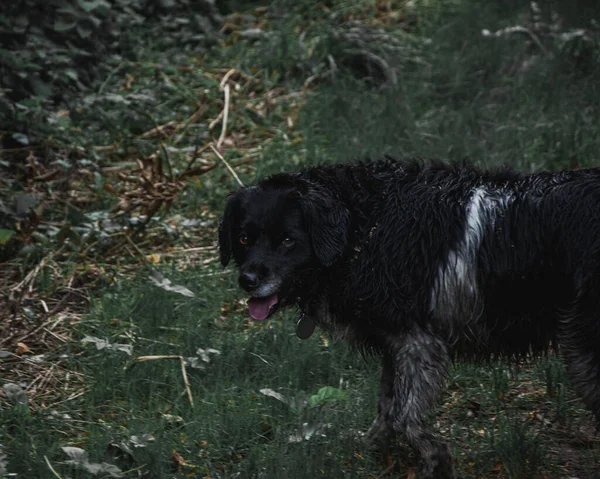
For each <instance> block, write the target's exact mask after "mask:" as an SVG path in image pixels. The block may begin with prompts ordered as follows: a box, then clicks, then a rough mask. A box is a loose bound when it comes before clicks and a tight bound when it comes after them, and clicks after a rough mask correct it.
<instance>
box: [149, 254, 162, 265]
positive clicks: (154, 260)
mask: <svg viewBox="0 0 600 479" xmlns="http://www.w3.org/2000/svg"><path fill="white" fill-rule="evenodd" d="M146 259H147V260H148V261H150V263H152V264H158V263H160V255H159V254H158V253H153V254H149V255H148V256H146Z"/></svg>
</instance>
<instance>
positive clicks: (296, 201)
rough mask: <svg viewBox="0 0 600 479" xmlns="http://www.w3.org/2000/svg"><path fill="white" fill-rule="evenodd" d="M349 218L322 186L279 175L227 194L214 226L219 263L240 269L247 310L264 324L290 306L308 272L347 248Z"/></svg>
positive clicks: (295, 177) (302, 286)
mask: <svg viewBox="0 0 600 479" xmlns="http://www.w3.org/2000/svg"><path fill="white" fill-rule="evenodd" d="M349 224H350V214H349V212H348V210H347V209H346V208H345V207H344V205H343V203H342V202H341V201H340V200H339V199H337V198H336V197H335V194H333V193H332V192H331V191H329V190H328V189H327V188H326V187H324V186H321V185H317V184H314V183H312V182H309V181H306V180H301V179H300V178H298V177H297V176H295V175H287V174H280V175H275V176H273V177H271V178H270V179H268V180H265V181H263V182H261V183H259V184H258V185H257V186H252V187H247V188H242V189H241V190H239V191H237V192H235V193H234V194H232V195H231V196H230V197H229V199H228V201H227V205H226V206H225V212H224V214H223V218H222V220H221V223H220V225H219V247H220V252H221V263H222V264H223V266H227V264H228V263H229V261H230V260H231V258H233V260H234V261H235V263H236V264H237V265H238V267H239V283H240V286H241V287H242V288H243V289H244V290H245V291H246V292H247V293H249V294H250V296H251V298H250V300H249V301H248V310H249V312H250V315H251V316H252V317H253V318H254V319H259V320H263V319H266V318H267V317H269V315H270V314H272V313H273V311H274V310H275V308H276V306H277V305H278V304H282V303H283V304H286V303H290V302H293V301H294V300H295V299H296V298H297V297H298V296H300V295H301V294H302V289H303V288H305V287H306V285H307V282H309V281H310V277H309V275H310V273H311V272H316V271H319V270H320V269H322V268H325V267H328V266H331V265H332V264H333V263H334V262H335V261H336V260H337V259H338V258H340V257H341V256H342V255H343V253H344V251H345V249H346V246H347V235H348V229H349Z"/></svg>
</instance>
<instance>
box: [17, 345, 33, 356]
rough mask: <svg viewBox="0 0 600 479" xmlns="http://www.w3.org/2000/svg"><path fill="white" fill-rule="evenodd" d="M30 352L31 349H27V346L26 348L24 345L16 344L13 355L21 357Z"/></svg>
mask: <svg viewBox="0 0 600 479" xmlns="http://www.w3.org/2000/svg"><path fill="white" fill-rule="evenodd" d="M30 351H31V349H29V346H27V345H26V344H25V343H17V350H16V351H15V354H17V356H21V355H23V354H25V353H28V352H30Z"/></svg>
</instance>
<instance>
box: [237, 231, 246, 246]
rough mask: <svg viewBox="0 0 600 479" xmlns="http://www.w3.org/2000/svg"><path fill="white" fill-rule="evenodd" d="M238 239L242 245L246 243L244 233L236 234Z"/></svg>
mask: <svg viewBox="0 0 600 479" xmlns="http://www.w3.org/2000/svg"><path fill="white" fill-rule="evenodd" d="M238 241H239V242H240V244H241V245H242V246H246V245H247V244H248V235H247V234H246V233H242V234H241V235H239V236H238Z"/></svg>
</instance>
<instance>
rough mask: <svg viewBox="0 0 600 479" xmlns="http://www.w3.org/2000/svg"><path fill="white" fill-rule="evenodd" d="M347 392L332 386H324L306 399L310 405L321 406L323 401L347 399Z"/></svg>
mask: <svg viewBox="0 0 600 479" xmlns="http://www.w3.org/2000/svg"><path fill="white" fill-rule="evenodd" d="M348 399H349V397H348V393H347V392H346V391H343V390H341V389H338V388H334V387H332V386H325V387H323V388H321V389H319V390H318V391H317V394H314V395H312V396H311V397H310V398H309V399H308V405H309V406H310V407H317V406H322V405H323V404H325V403H328V402H333V401H347V400H348Z"/></svg>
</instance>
